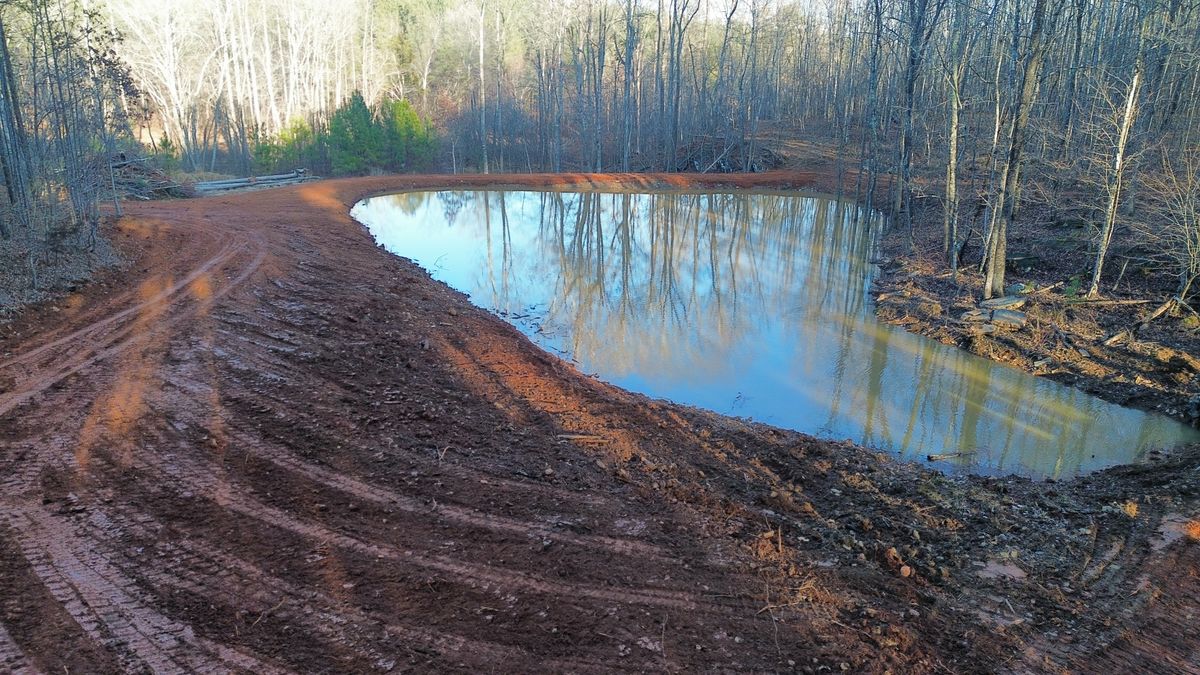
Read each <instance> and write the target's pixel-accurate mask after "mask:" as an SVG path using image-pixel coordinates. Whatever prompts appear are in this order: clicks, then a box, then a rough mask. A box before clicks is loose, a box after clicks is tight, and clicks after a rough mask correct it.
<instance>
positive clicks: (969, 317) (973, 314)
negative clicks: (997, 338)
mask: <svg viewBox="0 0 1200 675" xmlns="http://www.w3.org/2000/svg"><path fill="white" fill-rule="evenodd" d="M958 320H959V321H965V322H967V323H982V322H984V321H987V320H988V312H985V311H983V310H982V309H968V310H967V311H965V312H963V313H962V315H961V316H959V317H958Z"/></svg>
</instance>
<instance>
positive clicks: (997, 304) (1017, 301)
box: [979, 295, 1025, 309]
mask: <svg viewBox="0 0 1200 675" xmlns="http://www.w3.org/2000/svg"><path fill="white" fill-rule="evenodd" d="M979 306H980V307H982V308H983V309H1020V308H1022V307H1024V306H1025V298H1022V297H1021V296H1019V295H1006V296H1004V297H1003V298H992V299H991V300H984V301H983V302H981V303H979Z"/></svg>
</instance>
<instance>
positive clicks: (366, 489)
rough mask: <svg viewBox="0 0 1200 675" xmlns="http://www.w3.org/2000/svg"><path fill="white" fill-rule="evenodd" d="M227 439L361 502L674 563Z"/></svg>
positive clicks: (648, 551)
mask: <svg viewBox="0 0 1200 675" xmlns="http://www.w3.org/2000/svg"><path fill="white" fill-rule="evenodd" d="M229 439H230V440H237V441H240V442H241V443H242V445H240V446H239V448H240V449H241V452H244V453H247V454H252V455H254V456H256V457H259V458H261V459H264V460H266V461H269V462H271V463H272V464H274V465H276V466H278V467H280V468H282V469H286V470H288V471H291V472H292V473H295V474H297V475H300V476H303V477H304V478H306V479H308V480H310V481H312V482H314V483H318V484H321V485H324V486H326V487H329V488H333V489H335V490H338V491H340V492H343V493H345V494H348V495H352V496H354V497H357V498H359V499H362V500H364V501H368V502H374V503H376V504H380V505H383V506H387V507H390V508H393V509H397V510H400V511H404V512H406V513H409V514H415V515H434V516H438V517H441V518H443V519H446V520H451V521H454V522H457V523H460V524H463V525H467V526H470V527H476V528H480V529H487V530H492V531H494V532H512V533H514V534H519V535H522V536H525V537H533V536H537V537H553V539H554V540H555V541H557V542H563V543H569V544H574V545H576V546H583V547H588V548H599V549H603V550H606V551H608V552H609V553H614V554H617V555H623V556H637V557H639V558H640V559H652V560H656V561H659V562H668V561H673V560H675V559H676V557H675V556H672V555H670V553H669V552H667V551H666V550H664V549H663V548H662V547H660V546H656V545H653V544H647V543H644V542H640V541H635V540H632V539H622V538H618V537H608V536H603V535H578V534H574V533H570V532H564V531H562V530H558V529H554V528H552V527H547V526H545V525H543V524H541V523H534V522H529V521H523V520H517V519H514V518H508V517H505V516H498V515H495V514H490V513H486V512H484V511H477V510H475V509H469V508H466V507H462V506H456V505H454V504H448V503H445V502H434V503H433V504H432V505H427V504H425V503H423V502H422V501H421V500H419V499H416V498H413V497H409V496H406V495H402V494H400V493H399V492H395V491H393V490H388V489H385V488H382V487H378V486H375V485H372V484H370V483H367V482H365V481H362V480H359V479H357V478H353V477H351V476H348V475H346V474H342V473H339V472H336V471H332V470H330V469H326V468H323V467H320V466H317V465H315V464H311V463H309V462H305V461H304V460H302V459H300V458H299V457H296V456H295V455H293V454H292V453H290V452H287V451H284V450H280V449H277V448H274V447H271V448H270V449H268V448H267V445H266V444H265V443H262V442H256V439H253V438H249V437H248V436H246V435H245V434H244V433H241V432H234V433H231V434H229Z"/></svg>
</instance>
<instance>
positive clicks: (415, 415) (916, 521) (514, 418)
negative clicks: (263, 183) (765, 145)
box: [0, 173, 1200, 673]
mask: <svg viewBox="0 0 1200 675" xmlns="http://www.w3.org/2000/svg"><path fill="white" fill-rule="evenodd" d="M701 181H706V182H704V183H702V182H701ZM712 181H717V183H714V182H712ZM712 184H720V185H726V186H739V187H748V186H755V185H757V186H768V185H769V186H773V187H787V186H797V187H815V188H818V189H821V188H824V189H828V188H830V187H831V186H830V185H829V184H828V182H827V179H825V178H823V177H822V176H820V175H814V174H798V173H792V174H767V175H760V176H739V177H730V176H722V177H718V178H715V179H713V178H703V179H702V178H699V177H683V176H639V177H632V176H502V177H494V176H493V177H458V176H455V177H383V178H370V179H353V180H342V181H327V182H318V183H311V184H306V185H303V186H298V187H293V188H284V189H278V190H270V191H261V192H255V193H250V194H242V195H231V196H223V197H214V198H208V199H197V200H183V201H175V202H154V203H145V204H137V205H129V207H128V214H127V215H126V217H125V218H123V219H121V220H119V221H118V222H117V223H116V224H115V225H114V226H113V229H112V232H111V233H110V235H111V236H112V237H113V238H114V239H115V240H116V243H117V245H118V246H119V247H120V248H121V249H122V250H123V251H124V252H125V254H126V255H127V256H129V257H130V259H131V260H133V261H134V262H133V264H132V266H131V267H130V268H129V269H128V270H125V271H123V272H120V273H112V274H110V275H109V276H107V277H106V278H102V279H100V280H98V281H97V282H95V283H93V284H91V285H89V286H88V287H86V288H85V289H83V290H82V291H80V293H78V294H76V295H73V296H70V297H67V298H64V299H61V300H60V301H58V302H56V303H55V304H54V305H53V306H51V305H49V304H47V305H43V306H41V307H38V308H34V309H33V310H30V311H28V312H26V313H25V314H24V315H23V316H21V317H20V318H19V319H18V320H17V321H15V322H14V323H12V324H10V325H8V326H6V327H4V328H3V329H0V330H2V336H0V516H2V517H0V671H16V672H47V673H59V672H69V673H79V672H117V671H126V672H197V671H199V672H209V671H215V672H228V671H235V672H255V673H272V672H327V673H347V672H355V673H370V672H404V671H422V672H427V671H470V672H478V671H490V672H533V671H553V672H593V671H595V672H608V671H649V670H655V671H657V670H664V671H669V672H694V671H720V672H735V671H753V672H763V671H788V672H790V671H797V672H810V673H813V672H842V671H850V672H880V673H882V672H887V671H889V670H890V671H891V672H895V673H899V672H939V671H941V672H991V671H1019V672H1024V671H1030V670H1035V671H1036V670H1047V671H1058V670H1063V669H1067V670H1076V671H1079V672H1095V671H1097V670H1104V671H1112V670H1114V669H1116V670H1119V671H1122V672H1130V671H1134V670H1148V671H1153V672H1189V671H1190V672H1196V671H1200V660H1198V659H1200V640H1198V639H1197V638H1196V636H1195V633H1194V630H1193V628H1192V626H1193V625H1194V618H1195V614H1196V613H1197V612H1200V578H1198V574H1197V570H1198V567H1197V565H1198V563H1200V546H1197V545H1196V544H1195V541H1196V539H1197V538H1198V537H1200V525H1197V523H1196V521H1195V518H1196V516H1197V514H1198V513H1200V500H1198V497H1197V495H1200V471H1197V467H1198V466H1200V460H1198V459H1197V458H1196V455H1195V453H1182V454H1181V455H1179V456H1178V457H1175V458H1172V459H1170V460H1163V461H1162V462H1160V463H1159V465H1153V466H1149V467H1134V468H1120V469H1114V470H1110V471H1108V472H1104V473H1100V474H1096V475H1093V476H1091V477H1087V478H1083V479H1079V480H1077V481H1074V482H1071V483H1064V484H1045V483H1041V484H1034V483H1030V482H1029V481H1026V480H1023V479H1018V478H1010V479H982V478H979V479H977V478H951V477H945V476H941V475H939V474H936V473H932V472H928V471H925V470H923V469H921V468H920V467H915V466H910V465H903V464H897V463H895V462H893V461H891V460H890V459H888V458H887V457H884V456H881V455H877V454H874V453H872V452H870V451H869V450H866V449H863V448H859V447H856V446H853V445H851V444H848V443H839V442H832V441H821V440H816V439H813V438H811V437H808V436H805V435H802V434H798V433H793V432H787V431H780V430H777V429H772V428H769V427H766V426H762V425H757V424H752V423H748V422H744V421H739V420H734V419H730V418H725V417H722V416H719V415H716V414H712V413H708V412H705V411H701V410H696V409H691V408H686V407H683V406H677V405H674V404H669V403H666V402H661V401H652V400H649V399H647V398H645V397H643V396H638V395H634V394H630V393H627V392H624V391H621V390H619V389H616V388H614V387H611V386H609V385H606V384H604V383H602V382H599V381H597V380H595V379H592V378H589V377H587V376H585V375H582V374H581V373H579V372H578V371H577V370H575V369H574V368H573V367H571V366H570V365H568V364H565V363H563V362H562V361H560V360H558V359H556V358H554V357H552V356H549V355H547V354H546V353H544V352H542V351H540V350H539V349H537V348H535V347H534V346H533V345H531V344H530V343H529V342H528V341H527V340H526V339H525V338H524V337H523V336H522V335H521V334H520V333H518V332H517V331H516V330H515V329H513V328H511V327H510V326H508V325H507V324H505V323H504V322H502V321H501V320H499V319H497V318H495V317H493V316H492V315H490V314H488V313H486V312H485V311H482V310H480V309H476V308H474V307H473V306H472V305H470V303H469V302H468V301H467V299H466V298H465V297H464V296H463V295H462V294H460V293H458V292H455V291H453V290H451V289H449V288H447V287H446V286H444V285H442V284H440V283H438V282H435V281H433V280H431V279H430V277H429V276H428V275H427V274H426V273H425V272H424V271H423V270H421V269H420V268H418V267H417V266H415V265H414V264H412V263H411V262H409V261H406V260H404V259H401V258H398V257H396V256H392V255H390V254H388V253H385V252H384V251H382V250H381V249H379V248H378V247H376V245H375V244H374V242H373V241H372V239H371V238H370V236H369V235H368V234H367V233H366V231H365V229H364V228H362V227H361V226H360V225H358V224H357V223H355V222H354V221H352V220H351V219H350V217H349V215H348V211H349V208H350V206H351V205H353V204H354V203H355V202H356V201H357V200H359V199H360V198H362V197H365V196H367V195H371V194H380V193H385V192H389V191H397V190H401V189H406V188H428V187H454V186H481V185H492V186H496V185H505V186H535V187H554V188H559V189H563V188H570V187H578V188H596V187H602V188H630V187H664V186H667V187H680V188H685V187H700V186H702V185H712Z"/></svg>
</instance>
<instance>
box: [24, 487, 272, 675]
mask: <svg viewBox="0 0 1200 675" xmlns="http://www.w3.org/2000/svg"><path fill="white" fill-rule="evenodd" d="M23 506H24V508H22V509H21V511H20V513H19V514H18V513H16V512H15V510H14V511H13V512H11V513H10V514H9V515H8V521H9V527H10V528H11V530H12V531H13V533H14V538H15V540H16V542H17V545H18V546H19V547H20V548H21V550H22V553H23V555H24V556H25V558H26V560H28V561H29V563H30V565H31V567H32V569H33V571H34V573H35V574H36V575H37V577H38V578H39V579H40V580H41V581H42V583H43V585H44V586H45V587H46V588H47V590H49V591H50V593H51V595H53V597H54V598H55V600H57V601H58V602H59V604H61V605H62V607H63V608H64V609H65V610H66V611H67V612H68V614H70V616H71V617H72V618H73V619H74V620H75V622H76V623H77V624H78V625H79V626H80V627H81V628H82V629H83V630H84V632H85V633H86V634H87V635H88V636H89V637H90V638H91V639H92V640H93V641H95V642H97V643H99V644H102V645H104V646H105V647H106V648H107V649H109V650H110V651H112V652H113V653H115V655H116V657H117V659H118V660H119V661H120V662H121V664H122V666H123V667H124V668H125V669H127V670H130V671H135V670H140V669H141V668H148V669H149V670H151V671H152V672H155V673H223V672H228V671H229V670H230V669H231V668H234V669H239V670H242V671H245V672H261V673H277V672H282V671H279V670H277V669H275V668H274V667H272V666H270V665H269V664H266V663H263V662H261V661H259V660H258V659H255V658H253V657H250V656H247V655H245V654H242V653H241V652H238V651H236V650H233V649H230V648H228V647H225V646H222V645H217V644H215V643H212V642H210V641H208V640H205V639H203V638H197V637H196V635H195V633H194V631H193V630H192V628H191V627H190V626H186V625H184V624H181V623H179V622H176V621H174V620H172V619H170V618H168V617H166V616H164V615H163V614H161V613H159V612H158V611H156V610H154V609H151V608H150V606H149V603H148V602H147V601H146V599H145V598H144V597H143V596H142V593H141V592H140V591H139V589H138V588H137V587H136V584H135V583H134V582H133V581H132V580H131V579H129V578H128V577H126V576H124V575H122V574H121V573H120V572H119V571H118V570H116V569H115V568H114V567H113V566H112V565H111V564H110V563H109V562H108V561H107V560H106V559H105V558H104V556H103V555H101V554H100V553H99V552H98V551H97V550H96V547H95V546H94V542H93V541H90V540H83V539H81V538H80V537H78V536H77V535H76V533H75V532H74V529H73V528H72V527H70V526H69V525H68V524H66V523H63V522H60V520H59V519H57V518H55V517H54V516H53V515H51V514H49V513H47V512H46V511H45V509H43V508H41V507H38V506H36V505H34V504H28V503H26V504H24V505H23Z"/></svg>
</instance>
